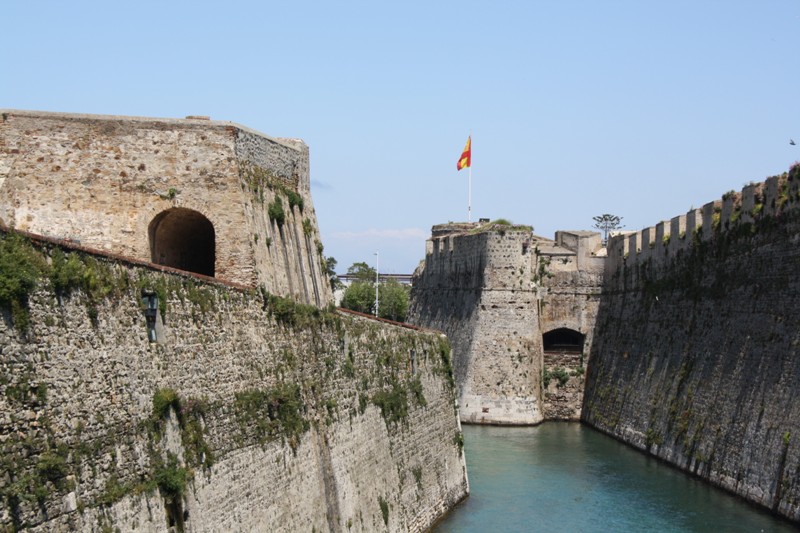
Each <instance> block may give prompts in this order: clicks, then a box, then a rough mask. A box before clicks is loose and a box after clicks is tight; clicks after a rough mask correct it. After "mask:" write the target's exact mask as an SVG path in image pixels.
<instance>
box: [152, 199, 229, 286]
mask: <svg viewBox="0 0 800 533" xmlns="http://www.w3.org/2000/svg"><path fill="white" fill-rule="evenodd" d="M148 236H149V238H150V256H151V260H152V262H153V263H157V264H159V265H166V266H170V267H173V268H179V269H181V270H187V271H189V272H195V273H197V274H204V275H206V276H212V277H213V276H214V265H215V262H216V241H215V233H214V225H213V224H212V223H211V221H210V220H208V219H207V218H206V217H205V216H203V215H202V214H201V213H199V212H197V211H194V210H192V209H185V208H183V207H173V208H171V209H167V210H166V211H162V212H161V213H159V214H158V215H156V216H155V217H154V218H153V220H152V221H151V222H150V226H149V227H148Z"/></svg>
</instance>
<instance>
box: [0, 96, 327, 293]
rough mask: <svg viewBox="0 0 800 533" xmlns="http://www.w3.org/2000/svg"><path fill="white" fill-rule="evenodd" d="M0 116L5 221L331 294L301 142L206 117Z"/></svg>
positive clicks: (275, 288) (223, 275) (246, 280)
mask: <svg viewBox="0 0 800 533" xmlns="http://www.w3.org/2000/svg"><path fill="white" fill-rule="evenodd" d="M0 117H1V118H0V155H2V157H0V224H2V225H5V226H7V227H13V228H17V229H20V230H24V231H30V232H32V233H35V234H40V235H46V236H51V237H56V238H60V239H71V240H73V241H76V242H79V243H81V244H84V245H87V246H90V247H93V248H96V249H100V250H105V251H108V252H111V253H115V254H119V255H122V256H126V257H132V258H136V259H139V260H143V261H151V262H153V263H159V264H167V265H169V266H173V267H176V268H180V269H183V270H190V271H194V272H197V273H200V274H206V275H210V276H214V277H217V278H220V279H224V280H228V281H233V282H237V283H240V284H243V285H252V286H254V285H263V286H264V287H266V289H267V290H268V291H270V292H272V293H274V294H280V295H284V296H290V297H292V298H294V299H295V300H297V301H300V302H304V303H309V304H313V305H317V306H324V305H327V304H328V303H329V302H330V301H331V298H332V296H331V292H330V287H329V284H328V283H327V282H326V280H325V276H324V273H323V269H322V267H321V261H322V253H321V252H322V245H321V242H320V237H319V231H318V229H317V227H318V226H317V220H316V214H315V212H314V206H313V203H312V199H311V192H310V179H309V165H308V148H307V147H306V145H305V144H304V143H303V142H302V141H298V140H293V139H274V138H270V137H267V136H265V135H263V134H261V133H258V132H255V131H253V130H250V129H248V128H246V127H244V126H240V125H237V124H234V123H231V122H220V121H210V120H207V119H204V118H191V117H190V118H187V119H152V118H140V117H119V116H103V115H76V114H66V113H45V112H32V111H16V110H0ZM278 203H280V211H282V217H279V216H277V212H278V208H273V214H272V215H270V208H271V207H272V206H276V205H277V204H278Z"/></svg>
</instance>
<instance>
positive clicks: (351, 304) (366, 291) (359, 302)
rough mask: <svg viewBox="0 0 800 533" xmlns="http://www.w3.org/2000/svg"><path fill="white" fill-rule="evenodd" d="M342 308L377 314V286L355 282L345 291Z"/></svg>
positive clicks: (364, 282)
mask: <svg viewBox="0 0 800 533" xmlns="http://www.w3.org/2000/svg"><path fill="white" fill-rule="evenodd" d="M341 305H342V307H344V308H345V309H352V310H353V311H358V312H359V313H366V314H368V315H369V314H373V313H374V312H375V284H374V283H369V282H366V281H354V282H353V283H351V284H350V286H349V287H347V289H345V291H344V296H342V304H341Z"/></svg>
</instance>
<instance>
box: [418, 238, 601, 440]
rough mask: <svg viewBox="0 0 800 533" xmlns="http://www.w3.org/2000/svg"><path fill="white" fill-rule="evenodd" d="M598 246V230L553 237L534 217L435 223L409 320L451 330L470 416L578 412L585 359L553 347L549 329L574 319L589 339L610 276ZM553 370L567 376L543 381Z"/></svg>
mask: <svg viewBox="0 0 800 533" xmlns="http://www.w3.org/2000/svg"><path fill="white" fill-rule="evenodd" d="M599 247H600V242H599V236H598V234H596V233H592V232H559V234H557V241H551V240H548V239H543V238H541V237H537V236H535V235H533V234H532V233H531V228H530V227H527V226H504V225H497V226H494V225H491V224H490V225H482V224H442V225H439V226H434V228H433V230H432V238H431V239H430V240H429V241H428V246H427V255H426V259H425V262H424V264H423V265H422V266H421V267H420V268H419V269H418V270H417V272H416V273H415V276H414V284H413V288H412V293H411V303H410V308H409V321H410V322H411V323H414V324H418V325H421V326H426V327H432V328H436V329H440V330H442V331H445V332H446V333H447V335H448V338H449V339H450V341H451V343H452V345H453V354H454V367H455V377H456V383H457V385H458V391H459V406H460V409H459V411H460V413H461V419H462V421H464V422H469V423H488V424H536V423H539V422H541V421H542V420H544V419H567V420H577V419H579V418H580V406H581V402H582V391H583V377H582V376H583V369H584V367H585V364H586V361H585V360H584V358H583V357H577V358H575V357H571V355H570V354H562V353H559V352H551V353H549V354H545V352H544V347H543V344H542V335H543V334H544V333H546V332H549V331H551V330H555V329H559V328H567V329H570V330H573V331H575V332H576V333H578V334H583V335H585V336H586V337H587V340H588V341H591V331H592V330H593V328H594V319H595V314H596V310H597V304H598V295H599V288H600V284H601V283H602V276H603V260H602V259H600V258H597V257H594V256H593V253H592V252H594V251H595V250H596V249H598V248H599ZM587 345H588V344H587ZM582 349H583V343H581V345H580V346H579V347H578V348H577V350H578V353H581V351H582ZM550 372H566V373H568V374H569V379H568V380H567V381H566V382H563V383H562V382H561V381H558V380H552V381H548V384H549V386H548V387H544V386H543V377H545V378H546V376H547V373H550Z"/></svg>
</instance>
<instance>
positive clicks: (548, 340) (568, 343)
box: [542, 328, 586, 353]
mask: <svg viewBox="0 0 800 533" xmlns="http://www.w3.org/2000/svg"><path fill="white" fill-rule="evenodd" d="M585 338H586V335H584V334H583V333H581V332H580V331H575V330H574V329H569V328H557V329H553V330H550V331H548V332H547V333H544V334H543V335H542V347H543V348H544V351H545V352H549V353H582V352H583V342H584V339H585Z"/></svg>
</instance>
